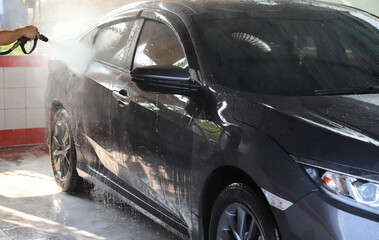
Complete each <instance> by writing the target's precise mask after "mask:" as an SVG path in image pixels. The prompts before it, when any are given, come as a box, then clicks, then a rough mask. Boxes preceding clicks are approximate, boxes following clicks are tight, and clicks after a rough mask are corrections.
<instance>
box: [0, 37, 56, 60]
mask: <svg viewBox="0 0 379 240" xmlns="http://www.w3.org/2000/svg"><path fill="white" fill-rule="evenodd" d="M38 35H39V38H35V39H34V43H33V47H32V49H31V50H30V51H29V52H27V51H26V49H25V44H26V43H27V42H28V41H29V40H30V39H29V38H27V37H22V38H20V39H18V40H17V42H16V43H15V44H14V45H13V46H12V47H11V48H10V49H9V50H8V51H5V52H0V56H1V55H7V54H9V53H11V52H12V51H13V50H15V49H16V48H17V47H18V46H20V47H21V50H22V52H23V53H24V54H31V53H32V52H33V51H34V49H35V48H36V47H37V41H38V39H40V40H41V41H43V42H47V41H49V39H48V38H47V37H45V36H44V35H42V34H40V33H38Z"/></svg>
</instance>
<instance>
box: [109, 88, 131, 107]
mask: <svg viewBox="0 0 379 240" xmlns="http://www.w3.org/2000/svg"><path fill="white" fill-rule="evenodd" d="M112 96H113V97H114V98H115V99H116V100H117V102H118V104H119V105H120V107H125V106H126V105H129V103H130V101H131V100H132V98H131V97H129V96H128V93H127V92H126V90H125V89H122V90H120V91H113V92H112Z"/></svg>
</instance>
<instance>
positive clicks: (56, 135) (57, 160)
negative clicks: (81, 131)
mask: <svg viewBox="0 0 379 240" xmlns="http://www.w3.org/2000/svg"><path fill="white" fill-rule="evenodd" d="M70 150H71V138H70V132H69V128H68V124H67V122H66V121H65V120H64V119H59V120H58V121H57V122H56V123H55V126H54V131H53V136H52V146H51V152H52V159H53V163H54V171H55V173H56V178H57V179H58V180H59V181H64V180H65V179H66V177H67V174H68V171H69V169H70V165H71V161H70Z"/></svg>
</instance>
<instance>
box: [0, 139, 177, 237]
mask: <svg viewBox="0 0 379 240" xmlns="http://www.w3.org/2000/svg"><path fill="white" fill-rule="evenodd" d="M0 239H1V240H2V239H6V240H11V239H17V240H18V239H20V240H24V239H25V240H26V239H27V240H34V239H38V240H42V239H54V240H55V239H57V240H59V239H69V240H72V239H96V240H97V239H99V240H100V239H123V240H130V239H135V240H140V239H141V240H142V239H143V240H149V239H165V240H166V239H179V238H178V237H176V236H175V235H174V234H172V233H170V232H168V231H167V230H165V229H164V228H163V227H161V226H160V225H158V224H156V223H155V222H153V221H151V220H150V219H149V218H147V217H145V216H144V215H142V214H141V213H139V212H138V211H135V210H134V209H133V208H131V207H129V206H128V205H126V204H124V203H123V202H121V201H120V200H118V199H117V198H115V197H113V196H111V195H109V194H107V193H106V192H104V191H101V190H99V189H97V188H96V187H95V188H94V189H93V190H91V191H90V192H88V193H82V194H68V193H62V192H61V191H60V190H59V188H58V187H57V185H56V184H55V182H54V179H53V177H52V172H51V168H50V160H49V156H48V153H47V147H46V146H41V145H40V146H32V147H13V148H0Z"/></svg>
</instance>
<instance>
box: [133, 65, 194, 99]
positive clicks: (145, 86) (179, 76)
mask: <svg viewBox="0 0 379 240" xmlns="http://www.w3.org/2000/svg"><path fill="white" fill-rule="evenodd" d="M130 74H131V75H132V81H133V82H135V83H136V85H137V86H138V87H139V88H140V89H141V90H143V91H147V92H158V93H165V94H181V95H192V94H195V93H197V92H198V91H199V90H200V88H201V86H200V84H198V83H196V82H193V81H192V80H191V75H190V73H189V72H188V70H185V69H182V68H180V67H176V66H172V65H154V66H147V67H140V68H136V69H134V70H133V71H132V72H131V73H130Z"/></svg>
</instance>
